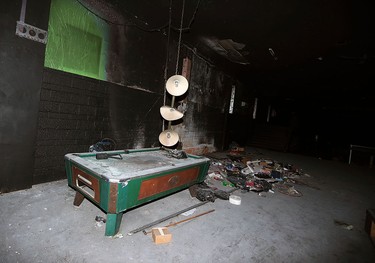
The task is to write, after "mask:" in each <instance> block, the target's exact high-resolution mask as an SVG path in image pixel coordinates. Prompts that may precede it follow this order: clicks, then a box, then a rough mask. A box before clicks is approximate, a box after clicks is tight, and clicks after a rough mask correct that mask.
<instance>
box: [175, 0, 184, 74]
mask: <svg viewBox="0 0 375 263" xmlns="http://www.w3.org/2000/svg"><path fill="white" fill-rule="evenodd" d="M184 13H185V0H182V11H181V23H180V35H179V37H178V48H177V61H176V75H177V73H178V62H179V61H180V49H181V37H182V24H183V22H184Z"/></svg>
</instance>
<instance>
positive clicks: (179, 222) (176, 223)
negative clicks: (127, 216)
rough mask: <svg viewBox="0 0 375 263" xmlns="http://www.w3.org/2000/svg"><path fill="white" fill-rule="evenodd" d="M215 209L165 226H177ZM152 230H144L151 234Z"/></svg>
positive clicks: (144, 232)
mask: <svg viewBox="0 0 375 263" xmlns="http://www.w3.org/2000/svg"><path fill="white" fill-rule="evenodd" d="M213 211H215V209H212V210H209V211H207V212H204V213H201V214H198V215H195V216H192V217H189V218H186V219H184V220H181V221H178V222H175V223H170V224H169V225H166V226H164V227H171V226H175V225H178V224H181V223H183V222H186V221H189V220H192V219H194V218H197V217H200V216H203V215H206V214H208V213H211V212H213ZM151 232H152V231H148V232H146V231H145V230H143V234H145V235H147V234H150V233H151Z"/></svg>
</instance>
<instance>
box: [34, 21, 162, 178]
mask: <svg viewBox="0 0 375 263" xmlns="http://www.w3.org/2000/svg"><path fill="white" fill-rule="evenodd" d="M110 39H111V43H110V48H109V51H108V54H109V56H108V59H109V60H113V65H116V66H115V67H111V65H112V63H111V61H110V62H109V63H108V66H107V68H106V72H107V76H108V78H109V80H111V81H102V80H97V79H93V78H89V77H84V76H79V75H76V74H72V73H67V72H62V71H59V70H55V69H49V68H45V70H44V77H43V85H42V92H41V104H40V110H39V121H38V138H37V147H36V154H35V171H34V182H36V183H39V182H44V181H50V180H54V179H59V178H64V177H65V170H64V155H65V154H66V153H74V152H87V151H88V150H89V147H90V145H92V144H94V143H96V142H98V141H100V140H101V139H103V138H111V139H113V140H114V141H115V142H116V148H117V149H125V148H140V147H152V146H159V144H158V136H159V133H160V132H161V128H162V122H161V117H160V113H159V108H160V106H161V105H162V104H163V91H164V80H163V66H164V62H165V49H166V39H165V36H163V35H161V34H158V33H149V32H144V31H140V30H138V29H137V28H134V27H133V28H130V29H129V28H126V27H122V26H113V27H112V28H111V36H110Z"/></svg>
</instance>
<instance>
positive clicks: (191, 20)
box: [76, 0, 201, 32]
mask: <svg viewBox="0 0 375 263" xmlns="http://www.w3.org/2000/svg"><path fill="white" fill-rule="evenodd" d="M76 1H77V2H78V3H79V4H80V5H81V6H82V7H83V8H85V9H86V10H87V11H88V12H90V13H91V14H93V15H94V16H96V17H98V18H100V19H102V20H103V21H105V22H107V23H108V24H111V25H115V26H128V27H129V26H133V27H136V28H138V29H140V30H142V31H145V32H163V29H164V28H166V27H170V29H173V30H175V31H181V30H183V31H188V30H190V27H191V25H192V24H193V22H194V20H195V16H196V14H197V12H198V8H199V5H200V2H201V0H198V2H197V5H196V7H195V10H194V13H193V15H192V17H191V19H190V22H189V25H188V26H187V27H185V28H182V27H180V28H177V27H175V26H173V25H172V24H171V23H165V24H164V25H162V26H159V27H154V28H148V27H144V26H140V25H138V24H137V23H135V22H130V23H117V22H113V21H111V20H109V19H106V18H104V17H103V16H101V15H99V14H97V13H96V12H94V11H93V10H91V9H90V8H88V7H87V6H86V5H85V4H83V3H82V2H81V1H80V0H76ZM126 12H127V13H128V14H129V15H131V16H133V17H135V18H136V20H138V21H140V22H142V23H143V24H145V25H146V26H148V23H147V22H145V21H143V20H141V19H139V18H137V17H136V16H135V15H133V14H132V13H130V12H129V11H126Z"/></svg>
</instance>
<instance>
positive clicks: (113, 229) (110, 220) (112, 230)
mask: <svg viewBox="0 0 375 263" xmlns="http://www.w3.org/2000/svg"><path fill="white" fill-rule="evenodd" d="M123 214H124V213H118V214H110V213H107V222H106V226H105V235H106V236H114V235H116V234H117V232H118V230H119V228H120V224H121V220H122V215H123Z"/></svg>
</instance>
